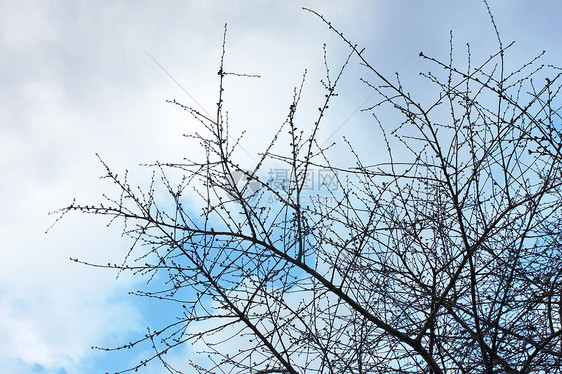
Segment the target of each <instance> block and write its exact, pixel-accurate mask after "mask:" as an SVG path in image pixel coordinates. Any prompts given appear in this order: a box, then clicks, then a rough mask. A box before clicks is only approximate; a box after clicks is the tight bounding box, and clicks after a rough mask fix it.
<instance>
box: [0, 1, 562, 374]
mask: <svg viewBox="0 0 562 374" xmlns="http://www.w3.org/2000/svg"><path fill="white" fill-rule="evenodd" d="M301 6H307V7H310V8H312V9H315V10H317V11H318V12H319V13H322V14H324V15H325V16H326V18H328V19H329V20H331V21H332V23H333V24H334V25H336V26H337V27H338V28H339V29H340V30H342V31H343V32H344V33H345V35H346V36H347V37H349V38H350V39H351V40H353V41H354V42H356V43H358V44H359V45H362V46H364V47H365V48H366V52H365V53H366V55H367V56H368V57H369V58H370V60H371V61H372V62H373V64H374V65H375V66H377V67H378V68H380V70H381V71H382V72H383V73H384V74H387V75H389V76H390V75H392V74H393V73H394V71H396V70H397V69H400V72H401V73H402V74H404V76H405V77H411V78H412V82H413V83H412V84H411V88H412V90H414V89H415V88H416V84H418V83H417V82H419V81H418V80H417V78H416V73H417V72H418V71H419V70H420V69H421V70H423V69H424V68H426V67H427V66H426V65H423V64H420V60H419V59H418V57H417V55H418V53H419V51H424V53H426V54H429V55H433V56H436V57H440V58H446V57H447V55H448V43H449V30H451V29H452V30H453V32H454V38H455V43H456V44H455V48H456V51H458V53H459V59H460V60H462V58H463V56H464V54H463V52H464V48H465V44H466V42H470V43H471V46H472V50H473V52H474V58H478V57H480V58H484V57H485V56H487V55H489V54H490V53H492V52H494V50H495V47H496V41H495V36H494V34H493V30H492V28H491V25H490V23H489V19H488V16H487V14H486V10H485V7H484V5H483V4H481V3H480V2H479V1H455V2H452V1H445V0H440V1H437V0H435V1H416V0H401V1H392V2H390V1H345V2H344V1H319V0H318V1H283V2H281V1H258V0H254V1H250V0H239V1H194V0H191V1H159V2H156V1H135V2H125V1H96V2H87V1H40V0H0V56H2V57H1V58H0V82H1V84H0V175H1V176H2V177H1V178H0V192H1V193H0V211H1V213H2V214H1V216H0V251H1V254H2V261H1V264H0V267H1V268H0V337H1V339H0V367H2V368H3V372H9V373H14V374H19V373H30V372H37V373H93V372H102V370H107V371H112V370H117V369H120V368H123V367H122V366H120V365H122V364H126V363H127V362H131V361H134V360H136V359H138V358H139V357H140V356H138V355H142V352H126V351H124V352H120V353H117V354H114V353H112V354H104V353H102V352H97V351H92V350H91V349H90V347H91V346H92V345H108V344H109V345H111V344H122V343H126V342H127V340H128V339H129V338H130V337H132V336H135V334H144V331H145V330H144V328H145V325H147V324H151V323H158V321H162V320H163V319H165V318H166V317H169V316H170V313H171V312H172V310H171V308H170V306H168V305H161V304H159V303H156V304H154V303H148V304H147V303H145V302H144V301H143V300H142V299H137V298H133V297H129V296H128V295H127V291H129V290H131V289H135V288H138V287H140V286H142V284H138V282H137V281H136V280H135V279H133V278H131V277H129V276H127V275H125V276H123V277H121V278H119V280H115V273H113V272H111V271H103V270H96V269H90V268H87V267H84V266H81V265H77V264H75V263H72V262H71V261H69V257H71V256H72V257H80V258H81V259H84V260H88V261H92V262H96V261H97V262H101V263H107V262H118V261H119V259H120V258H121V257H122V256H123V254H124V253H125V251H126V250H127V242H126V241H124V240H122V239H121V237H120V230H119V227H118V226H115V227H111V228H109V229H108V228H107V227H106V226H105V224H106V221H105V220H103V219H98V218H95V217H90V216H88V217H86V216H79V215H73V216H69V217H66V218H65V219H64V220H63V221H61V222H60V223H59V224H57V225H56V226H55V227H54V229H53V230H52V231H51V232H50V233H49V234H47V235H45V234H44V232H45V230H46V229H47V228H48V227H49V226H50V225H51V224H52V223H53V219H54V217H53V216H48V215H47V213H48V212H49V211H52V210H55V209H57V208H59V207H62V206H64V205H66V204H68V203H69V202H70V201H71V200H72V199H73V198H74V197H76V198H77V199H78V200H80V201H84V202H97V201H100V198H101V194H102V193H103V192H105V191H107V189H108V188H109V187H110V186H109V185H107V184H105V183H104V182H103V181H100V180H99V176H101V175H102V174H103V168H102V167H101V165H100V164H99V162H98V161H97V159H96V157H95V153H96V152H98V153H99V154H100V155H101V156H102V157H103V158H104V160H106V161H107V162H108V163H109V164H110V165H111V166H112V167H114V168H115V169H116V170H123V169H125V168H129V169H131V171H132V172H131V178H132V181H133V183H135V182H136V183H138V184H142V183H143V181H145V180H146V177H147V176H148V175H149V173H148V172H147V171H146V170H143V169H141V168H135V166H136V165H138V164H139V163H142V162H151V161H154V160H161V161H170V160H179V159H180V158H181V157H183V156H184V155H185V154H186V152H197V151H196V150H193V149H191V148H189V149H188V148H187V147H186V143H185V139H184V138H183V137H182V136H181V134H183V133H185V132H189V131H193V130H194V129H195V126H196V124H195V123H194V121H191V119H190V118H188V117H186V116H185V113H184V112H182V111H179V110H177V108H175V107H173V106H172V105H169V104H166V103H165V100H166V99H177V100H179V101H182V102H184V103H185V104H188V105H196V104H195V103H194V102H193V101H191V98H190V97H189V96H188V95H187V94H186V92H184V91H183V89H185V90H186V91H187V92H189V94H190V95H191V96H192V97H193V98H195V99H196V100H197V102H198V103H200V104H201V105H202V106H203V107H204V108H205V109H206V110H207V111H209V112H212V111H214V110H215V107H214V105H215V102H216V88H217V87H216V83H217V75H216V72H217V69H218V63H219V56H220V47H221V40H222V33H223V25H224V23H225V22H227V23H228V25H229V26H228V27H229V31H228V43H227V62H226V66H227V68H228V70H230V71H236V72H241V73H249V74H260V75H261V76H262V78H260V79H256V80H252V79H245V80H244V79H241V80H232V81H231V82H227V90H228V91H227V105H228V109H229V111H230V119H231V127H232V130H233V132H234V133H240V132H241V131H243V130H247V131H248V135H247V136H246V138H245V140H244V142H243V143H242V146H243V147H244V149H246V150H247V151H248V153H249V154H252V153H254V152H258V151H260V150H262V148H261V147H262V146H263V144H264V139H269V136H271V135H272V134H273V132H274V131H275V130H276V128H277V126H278V125H280V124H281V123H282V121H283V119H284V116H285V114H286V113H285V112H286V109H287V108H288V105H289V103H290V100H291V96H292V90H293V87H294V86H295V85H298V84H299V83H300V79H301V76H302V73H303V71H304V69H308V71H309V78H308V81H307V84H306V86H305V96H304V98H303V103H304V104H305V107H306V104H310V105H309V107H310V109H311V112H310V113H313V112H314V110H316V106H317V105H316V104H314V102H315V100H317V97H318V95H322V93H321V91H320V84H319V79H320V78H321V77H322V75H323V73H324V71H323V61H322V44H323V43H327V49H328V59H329V61H330V62H331V63H333V64H334V67H335V66H337V64H338V62H341V61H343V59H344V58H345V54H346V53H347V49H346V48H345V46H344V45H343V44H342V43H341V41H339V40H338V39H337V38H336V37H335V36H334V35H333V33H330V31H329V30H328V29H327V27H325V25H323V24H322V23H321V22H320V21H319V20H318V19H316V18H315V17H313V16H312V15H310V14H308V13H306V12H304V11H302V10H301V9H300V8H301ZM490 6H491V8H492V11H493V12H494V14H495V18H496V22H497V24H498V27H499V29H500V32H501V34H502V36H503V39H504V42H509V41H512V40H516V44H515V46H514V47H513V48H512V52H511V56H510V58H512V61H515V62H516V63H522V62H523V61H524V60H526V59H528V58H530V57H531V56H534V55H536V54H538V53H540V52H541V51H542V50H543V49H546V50H547V51H548V53H547V55H546V57H545V58H544V61H545V62H546V63H552V64H555V65H558V66H560V65H562V47H561V45H560V43H559V40H558V38H559V35H560V31H561V30H560V26H558V25H559V20H560V19H561V18H562V3H560V2H558V1H522V0H515V1H507V0H502V1H493V0H490ZM150 56H152V57H150ZM153 58H154V59H155V60H156V61H157V62H158V64H160V65H161V66H159V65H158V64H157V63H156V62H155V61H154V60H153ZM162 67H163V68H164V69H165V70H166V72H165V71H163V69H162ZM349 73H350V74H349V76H348V78H346V80H345V82H344V85H343V89H345V91H342V92H341V95H340V97H339V98H338V101H337V102H336V103H335V104H334V105H333V107H332V109H331V111H330V112H329V116H328V118H327V120H326V128H325V129H324V130H323V132H322V133H321V134H320V137H324V138H325V139H328V138H329V137H330V136H331V135H332V134H333V133H334V131H336V130H337V129H339V130H338V132H337V133H336V134H335V136H334V138H333V139H332V140H336V141H337V140H339V139H341V135H344V134H345V135H346V136H348V137H351V138H352V139H355V141H356V142H357V144H358V146H359V147H365V149H368V147H371V146H372V144H373V140H372V139H370V138H369V137H368V136H365V135H366V134H369V132H368V131H369V125H370V122H369V116H368V114H364V113H357V114H356V115H353V113H355V111H356V109H358V107H359V106H360V105H361V104H362V103H363V102H364V101H365V99H367V98H368V97H369V92H368V91H367V90H365V88H364V87H363V86H361V85H360V84H359V83H358V80H357V78H358V77H359V76H360V75H361V73H363V70H362V68H361V67H360V66H358V65H357V63H356V61H355V63H354V64H353V65H352V66H351V68H350V71H349ZM168 74H169V75H171V76H172V77H173V78H174V79H175V81H174V80H173V79H171V78H170V76H169V75H168ZM176 81H177V83H176ZM178 83H179V84H180V85H181V86H182V87H183V89H182V88H180V87H179V86H178ZM418 89H423V87H418ZM352 115H353V116H352ZM350 117H351V119H349V118H350ZM305 118H306V111H305V113H304V114H303V119H305ZM348 119H349V120H348ZM346 121H347V122H346ZM344 122H345V125H344V126H343V127H342V124H344ZM238 157H240V160H241V163H242V164H243V165H248V167H250V166H251V163H252V157H250V156H248V155H247V154H244V153H240V154H239V155H238ZM189 354H190V352H189V350H186V351H183V352H179V353H178V357H176V358H174V359H177V360H180V359H181V355H189ZM147 372H160V371H159V369H158V368H157V367H155V368H152V369H150V368H149V369H148V370H147Z"/></svg>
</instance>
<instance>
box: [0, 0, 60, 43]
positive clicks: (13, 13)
mask: <svg viewBox="0 0 562 374" xmlns="http://www.w3.org/2000/svg"><path fill="white" fill-rule="evenodd" d="M46 7H47V4H45V3H44V2H42V1H39V0H17V1H16V0H3V1H1V2H0V35H1V38H2V42H3V44H4V45H7V46H9V47H13V48H18V49H25V48H28V47H31V46H36V45H38V44H40V43H42V42H46V41H52V40H55V39H56V37H57V30H56V27H55V26H54V25H53V24H52V23H51V22H50V20H49V16H48V15H47V9H45V8H46Z"/></svg>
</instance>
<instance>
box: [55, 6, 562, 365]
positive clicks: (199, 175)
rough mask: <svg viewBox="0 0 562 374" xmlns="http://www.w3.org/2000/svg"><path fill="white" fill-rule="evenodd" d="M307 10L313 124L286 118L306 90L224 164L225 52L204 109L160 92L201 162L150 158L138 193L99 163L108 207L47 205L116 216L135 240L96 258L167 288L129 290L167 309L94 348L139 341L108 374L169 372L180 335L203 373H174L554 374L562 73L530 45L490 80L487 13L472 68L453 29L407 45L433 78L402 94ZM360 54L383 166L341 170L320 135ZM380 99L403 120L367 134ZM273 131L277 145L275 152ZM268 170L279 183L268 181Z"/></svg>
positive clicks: (560, 341) (492, 61) (227, 147)
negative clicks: (181, 115)
mask: <svg viewBox="0 0 562 374" xmlns="http://www.w3.org/2000/svg"><path fill="white" fill-rule="evenodd" d="M307 11H309V12H311V13H314V14H316V13H315V12H314V11H311V10H307ZM316 15H317V16H318V17H319V18H320V20H322V21H323V22H325V23H326V25H327V26H328V27H330V29H332V30H333V31H334V32H335V33H336V34H338V35H339V37H340V39H341V40H342V41H343V42H344V43H346V44H347V45H348V46H349V48H350V54H349V56H348V59H347V61H346V62H345V63H344V64H343V66H341V68H340V69H339V70H338V72H337V73H336V74H335V75H334V74H333V72H332V71H330V70H329V69H328V64H326V78H325V79H324V80H323V84H324V87H325V90H326V94H325V97H324V98H323V102H322V103H321V105H320V107H319V110H318V116H317V119H316V121H314V123H311V124H309V125H306V126H304V127H298V126H297V121H296V120H295V113H297V111H298V110H299V108H300V107H299V103H300V98H301V91H302V87H303V85H304V82H305V79H303V82H302V83H303V85H301V86H300V87H297V88H296V89H295V93H294V97H293V100H292V103H290V106H289V113H288V116H287V118H286V120H285V122H284V123H283V124H282V126H281V127H280V128H279V132H278V133H277V135H276V136H275V137H274V138H273V140H272V141H271V143H270V144H269V146H268V147H265V149H264V151H263V153H261V154H260V155H259V161H258V162H257V163H256V165H255V167H254V168H253V169H251V170H246V169H244V168H242V167H240V166H239V165H238V164H237V162H236V160H235V159H234V157H233V153H234V151H235V149H237V147H238V140H235V139H233V138H232V137H231V134H230V133H229V130H228V121H227V116H226V115H225V102H224V100H223V91H224V89H225V81H226V80H227V79H228V78H229V77H230V76H231V75H233V73H229V72H228V71H227V70H226V67H225V64H224V54H225V52H224V51H225V44H224V42H223V55H222V58H221V64H220V70H219V78H220V82H219V87H218V88H219V90H218V92H219V94H218V95H219V98H218V105H217V110H216V115H215V116H214V117H212V118H211V116H209V115H207V114H205V113H202V112H200V111H198V110H197V109H195V108H193V107H189V106H185V105H182V104H180V103H178V102H175V101H173V103H174V104H176V105H177V106H178V107H180V108H181V109H184V110H186V111H187V112H188V113H189V114H190V116H191V117H192V118H193V119H195V120H196V121H198V123H199V124H200V128H201V131H199V132H197V133H195V134H191V135H190V136H191V137H192V139H195V140H196V141H197V142H198V143H199V144H200V146H201V147H202V148H203V150H204V151H205V155H206V156H205V159H204V160H186V161H183V162H179V163H156V164H154V165H152V167H153V168H154V170H155V176H154V178H153V179H152V180H151V181H150V184H149V187H148V188H147V189H141V188H134V187H133V186H131V185H129V183H128V182H127V175H126V174H125V175H124V176H118V175H117V174H116V173H115V172H114V171H113V170H112V169H111V168H110V167H109V166H106V171H107V174H106V178H107V179H109V180H110V181H111V182H112V183H113V184H114V186H115V187H116V191H117V194H116V195H114V196H115V197H106V201H104V202H103V203H101V204H98V205H95V206H90V205H80V204H78V203H72V204H71V205H69V206H68V207H66V208H64V209H62V210H61V213H63V214H64V213H66V212H68V211H74V210H78V211H81V212H84V213H92V214H96V215H107V216H109V217H110V218H111V222H113V221H122V222H123V223H124V231H123V232H124V233H125V234H126V235H128V236H130V237H131V238H133V241H134V244H133V245H132V247H131V249H130V251H129V253H128V254H127V255H126V256H125V261H124V262H123V264H121V265H118V264H116V265H107V266H105V267H110V268H118V269H120V270H121V271H131V272H134V273H136V274H139V275H144V276H148V277H150V278H151V279H152V278H154V279H156V278H158V277H160V278H158V279H165V280H166V282H165V283H162V282H161V283H158V284H165V286H164V287H163V288H161V289H157V290H153V289H150V288H147V289H146V290H142V291H138V294H139V295H141V296H147V297H153V298H157V299H164V300H169V301H170V302H174V303H177V304H178V305H179V306H180V307H181V312H180V313H178V316H177V317H178V318H177V320H174V321H170V322H169V324H167V325H166V326H165V327H164V328H162V329H159V330H157V331H149V332H148V333H147V335H146V336H145V337H143V338H141V339H139V340H138V341H135V342H130V343H127V344H125V345H124V346H122V347H117V348H111V349H125V348H130V347H133V346H136V345H140V344H144V343H148V344H150V345H151V346H152V347H153V349H154V354H153V355H152V356H150V357H147V359H146V361H143V362H141V363H140V364H139V365H138V366H136V367H133V368H130V369H128V370H125V371H129V370H137V369H139V368H141V367H142V366H143V365H146V364H147V363H148V362H150V361H155V360H160V361H161V362H162V364H163V365H164V367H165V368H166V369H167V370H168V371H169V372H172V373H179V372H180V370H179V369H176V368H173V367H172V366H171V364H170V363H169V362H167V361H166V359H165V358H166V353H168V352H170V351H171V350H174V349H176V348H177V347H179V346H182V345H184V344H196V346H202V345H203V346H205V347H206V348H205V350H204V351H203V352H201V353H202V355H203V356H206V355H208V357H209V359H208V360H207V361H206V362H207V363H208V365H207V366H206V367H205V368H204V367H202V366H203V364H202V363H201V362H203V361H198V362H193V361H192V362H191V364H192V366H193V368H194V369H196V370H198V371H199V372H204V373H218V372H221V373H222V372H224V373H305V372H306V373H344V372H345V373H420V372H423V373H500V372H504V373H547V372H548V373H559V372H561V371H562V369H561V368H562V336H561V335H562V256H561V243H562V235H561V231H560V227H561V226H560V225H561V224H560V222H561V218H562V217H561V213H562V210H561V204H562V196H561V191H562V190H561V183H562V169H561V160H562V157H561V153H560V152H561V151H560V149H561V145H562V126H561V125H560V123H561V122H562V121H561V117H560V115H559V105H560V102H559V99H558V93H559V91H560V88H561V85H560V74H561V69H559V68H556V67H554V66H545V65H541V64H540V63H539V59H540V58H541V57H542V54H541V55H539V56H537V57H536V58H533V59H531V60H530V61H529V62H528V63H526V64H524V65H523V66H520V67H519V68H516V69H515V70H513V71H507V70H506V68H505V66H506V65H505V63H504V60H505V59H506V58H507V56H508V54H509V51H510V48H511V44H509V45H504V44H503V43H502V41H501V38H500V35H499V33H498V32H497V29H496V25H495V23H494V20H493V18H492V17H491V14H490V19H491V24H492V26H493V27H494V29H496V31H495V35H496V36H497V39H498V50H497V52H496V53H495V54H493V55H491V56H490V57H489V58H488V59H486V60H484V61H479V62H476V63H475V62H473V61H472V60H471V53H470V48H469V47H468V48H467V50H466V55H465V56H466V59H463V64H461V66H463V67H462V68H461V67H458V66H459V65H458V64H457V63H456V60H454V53H453V40H452V36H451V47H450V56H449V59H448V61H441V60H440V59H436V58H432V57H429V56H426V55H424V54H423V53H420V59H421V61H424V62H426V63H428V64H430V65H431V66H434V67H436V68H437V70H438V71H439V72H440V73H439V74H435V73H431V72H427V73H423V74H422V75H423V77H425V78H426V80H427V85H428V86H431V87H433V88H434V89H435V90H434V92H435V96H434V97H432V98H428V97H427V96H424V97H423V98H419V97H416V95H415V94H414V93H410V92H409V91H408V90H407V88H406V87H405V86H404V85H403V84H402V82H401V81H400V78H399V76H398V75H396V77H395V78H392V79H388V78H386V77H385V75H383V74H382V73H381V72H379V71H378V70H377V69H376V68H375V67H374V66H373V65H371V63H370V62H369V61H368V60H367V59H366V57H365V55H364V53H363V51H362V50H361V49H359V48H358V47H357V46H356V45H355V44H353V43H352V42H351V41H349V40H347V39H346V38H345V37H344V35H343V34H342V33H340V32H339V31H338V30H337V29H335V28H334V27H333V26H332V25H331V24H330V23H329V22H327V21H326V20H325V19H324V18H323V17H322V16H321V15H319V14H316ZM225 35H226V32H225ZM463 54H465V52H463ZM357 61H358V62H359V63H360V64H362V65H364V66H365V67H366V68H367V70H368V76H366V77H365V79H364V81H363V82H364V83H365V84H366V85H368V86H369V87H370V88H371V89H372V90H373V92H374V93H376V95H377V96H378V97H379V100H378V101H377V103H376V104H375V105H373V106H372V107H371V108H368V109H366V111H369V112H371V113H372V125H373V129H374V130H373V132H374V131H375V130H376V131H379V133H380V136H381V137H383V138H384V141H385V144H386V145H387V155H388V157H387V159H386V161H384V162H380V163H378V164H376V165H366V164H364V163H363V162H362V159H364V158H363V157H362V155H361V152H360V150H357V149H355V148H354V146H353V144H351V142H347V146H346V147H348V149H349V154H350V155H351V156H352V157H353V159H354V161H353V164H351V165H348V166H340V165H336V164H335V163H334V160H333V159H331V158H330V152H331V150H330V147H323V146H321V145H320V144H319V143H320V142H319V141H318V140H317V136H318V131H319V128H320V126H321V124H322V122H323V118H324V116H325V115H326V113H327V109H328V104H329V103H330V102H331V101H332V100H334V98H335V96H336V92H337V89H338V83H339V82H340V78H341V77H342V74H343V73H344V71H345V68H346V67H347V66H348V65H349V64H350V63H355V62H357ZM234 75H241V74H234ZM242 75H243V74H242ZM340 94H341V93H340ZM385 108H388V109H391V110H394V111H395V113H397V114H398V115H400V116H401V118H402V119H401V122H400V123H397V124H393V123H386V122H385V123H382V122H384V121H382V120H380V118H381V116H380V115H379V114H380V113H383V112H384V111H385V110H386V109H385ZM286 133H288V134H289V137H290V142H289V148H288V149H287V151H286V152H284V153H277V152H275V151H274V149H276V148H275V147H278V146H279V144H278V143H279V142H280V141H281V140H280V139H283V134H286ZM272 161H274V162H276V163H277V164H278V165H283V166H282V167H281V168H282V169H283V170H284V171H286V173H285V174H283V177H279V176H276V177H271V176H267V173H266V170H265V169H266V167H265V166H264V165H265V164H266V163H268V162H272ZM104 165H105V164H104ZM320 172H322V176H323V178H321V179H320V180H316V182H318V183H320V186H319V188H317V189H316V190H315V191H314V192H310V191H308V190H307V188H306V187H307V183H310V178H311V175H312V176H317V175H318V174H319V173H320ZM313 173H316V174H313ZM178 177H179V178H178ZM174 178H176V179H177V180H178V181H177V182H172V179H174ZM194 193H195V194H197V195H198V197H199V199H200V200H201V202H202V205H201V206H202V207H201V209H200V210H198V209H196V208H193V204H189V203H188V201H190V200H189V199H187V198H186V196H188V195H191V194H194ZM190 206H191V207H190ZM75 261H79V260H75ZM79 262H80V261H79ZM97 266H99V265H97ZM234 342H236V349H234V350H233V349H232V345H233V344H234ZM229 345H230V347H231V348H228V349H227V348H226V347H228V346H229ZM227 351H228V353H227ZM187 360H188V358H186V362H187Z"/></svg>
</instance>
